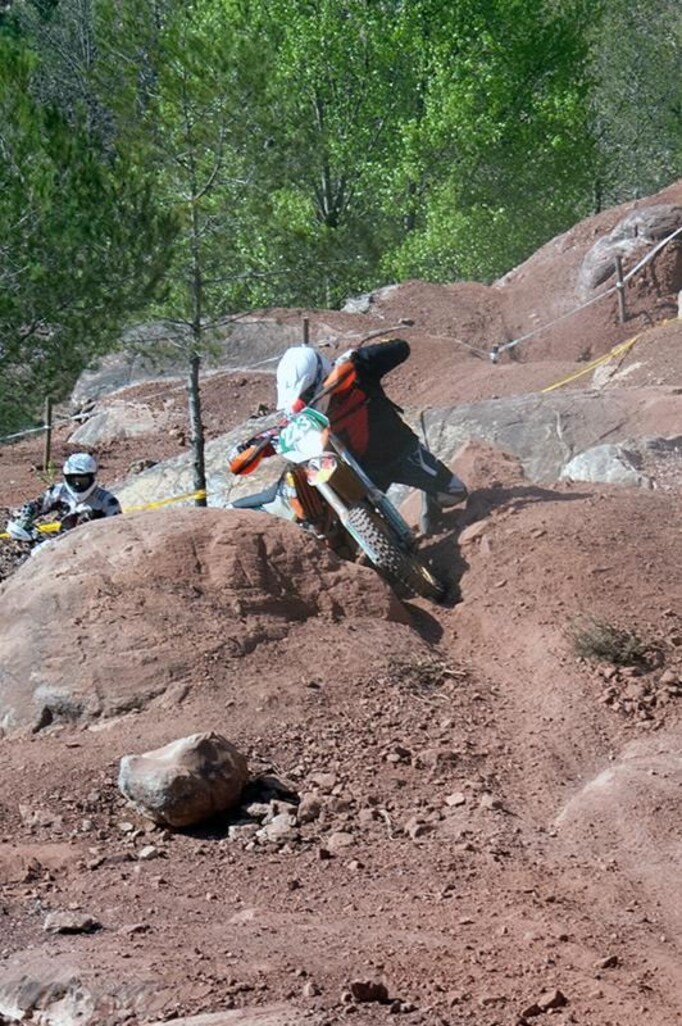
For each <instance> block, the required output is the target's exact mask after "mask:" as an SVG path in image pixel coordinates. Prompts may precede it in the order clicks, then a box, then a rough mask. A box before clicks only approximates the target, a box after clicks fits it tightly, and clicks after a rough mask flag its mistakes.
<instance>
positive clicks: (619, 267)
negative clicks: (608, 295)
mask: <svg viewBox="0 0 682 1026" xmlns="http://www.w3.org/2000/svg"><path fill="white" fill-rule="evenodd" d="M615 264H616V288H617V289H618V316H619V317H620V323H621V324H625V322H626V320H627V319H628V316H627V311H626V309H625V283H624V281H623V259H622V257H619V256H617V257H616V258H615Z"/></svg>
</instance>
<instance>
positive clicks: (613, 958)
mask: <svg viewBox="0 0 682 1026" xmlns="http://www.w3.org/2000/svg"><path fill="white" fill-rule="evenodd" d="M619 965H620V959H619V958H618V955H607V956H606V958H600V959H599V961H598V962H595V964H594V968H595V969H615V968H616V966H619Z"/></svg>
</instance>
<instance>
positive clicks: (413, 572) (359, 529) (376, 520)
mask: <svg viewBox="0 0 682 1026" xmlns="http://www.w3.org/2000/svg"><path fill="white" fill-rule="evenodd" d="M348 521H349V524H350V525H352V528H353V532H354V533H355V534H356V536H357V538H358V540H359V544H360V545H361V547H363V548H364V546H363V545H362V542H363V541H364V542H365V544H366V545H367V549H366V550H365V551H367V554H368V555H369V554H370V553H373V555H374V558H373V559H372V557H371V556H370V559H372V563H373V565H374V566H375V568H376V569H377V570H378V571H379V573H380V574H381V575H382V577H385V578H386V580H387V581H389V583H390V584H397V585H398V586H400V587H401V588H403V589H405V590H406V591H407V592H408V593H409V594H412V595H420V596H421V597H422V598H426V599H429V600H430V601H431V602H442V601H443V599H444V598H445V596H446V593H447V588H446V587H445V585H444V584H443V582H442V581H439V580H438V578H437V577H436V576H435V575H434V574H432V573H431V571H430V570H429V568H428V567H426V566H424V564H423V563H422V562H421V561H420V560H419V558H418V557H417V556H416V555H414V553H409V552H403V550H402V549H401V548H400V546H399V545H398V543H397V542H396V541H395V540H394V538H392V537H391V533H390V530H391V529H390V527H389V526H388V524H386V523H384V521H383V520H382V519H381V518H380V517H379V516H378V515H377V514H376V513H373V512H372V511H371V510H369V509H367V508H366V507H365V506H351V508H350V509H349V511H348ZM360 539H361V540H360Z"/></svg>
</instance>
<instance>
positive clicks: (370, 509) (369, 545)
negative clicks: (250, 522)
mask: <svg viewBox="0 0 682 1026" xmlns="http://www.w3.org/2000/svg"><path fill="white" fill-rule="evenodd" d="M272 449H274V451H275V452H276V453H277V454H278V455H279V456H281V457H282V458H283V459H284V460H285V461H286V462H287V464H288V466H287V468H286V470H285V471H284V473H283V474H282V475H281V477H280V478H279V480H278V481H276V482H275V483H274V484H273V485H272V486H271V487H270V488H269V489H267V490H266V491H264V492H260V493H259V494H257V495H250V496H246V497H245V498H242V499H236V500H235V501H234V502H232V503H230V504H229V505H230V507H232V508H235V509H258V510H263V511H265V512H269V513H272V514H274V515H275V516H280V517H283V518H284V519H287V520H291V521H294V522H295V523H297V524H298V525H299V526H301V527H304V528H305V529H307V530H309V531H312V533H314V534H315V535H316V536H317V537H318V538H319V539H321V540H323V541H324V542H325V543H326V544H327V545H328V546H329V547H330V548H332V549H333V550H334V551H336V552H337V553H338V554H339V555H340V556H342V557H345V558H358V557H361V558H362V557H364V559H365V560H367V561H369V563H371V565H372V566H373V567H374V568H375V569H376V570H377V571H378V572H379V574H381V576H382V577H384V578H385V579H386V580H387V581H388V582H389V583H390V584H391V585H392V586H396V587H397V589H398V590H399V591H403V592H407V593H409V594H416V595H421V596H422V597H424V598H428V599H431V600H432V601H434V602H440V601H442V600H443V599H444V598H445V595H446V590H447V589H446V587H445V585H444V584H443V583H442V582H441V581H440V580H439V579H438V578H437V577H436V576H435V575H434V574H433V573H432V572H431V570H430V569H429V568H428V567H427V566H425V565H424V563H422V562H421V560H420V558H419V556H418V555H417V552H416V549H417V540H416V538H415V537H414V535H413V533H412V531H411V530H410V528H409V527H408V525H407V524H406V523H405V521H404V520H403V518H402V517H401V515H400V513H399V512H398V510H397V509H396V508H395V506H394V505H393V504H392V503H391V502H390V500H389V499H387V497H386V496H385V495H384V493H383V492H382V491H380V489H379V488H377V487H376V485H374V484H373V483H372V481H371V480H370V479H369V477H368V476H367V474H366V473H365V472H364V470H363V469H362V467H361V466H360V465H359V464H358V462H357V460H355V459H354V457H353V456H352V455H351V453H350V452H349V451H348V449H347V448H346V446H344V445H343V443H342V442H341V441H340V440H339V438H338V437H337V436H336V435H334V434H333V432H331V431H330V426H329V419H328V418H327V417H326V416H325V415H324V414H323V413H321V412H320V411H319V410H315V409H313V408H311V407H309V406H307V407H305V408H304V409H303V410H301V411H300V412H299V413H295V414H292V415H291V416H290V417H289V419H288V420H287V422H286V423H285V424H284V425H283V426H280V427H279V428H277V429H275V430H274V431H270V432H267V433H266V434H265V436H264V437H263V438H262V439H261V440H259V441H256V442H255V444H247V446H246V447H245V448H244V449H243V450H242V452H241V453H240V456H239V458H238V460H237V461H236V462H235V461H233V462H232V463H231V468H232V471H233V473H236V474H248V473H251V472H252V471H253V470H255V469H256V467H257V466H258V465H259V464H260V462H261V461H262V459H263V458H264V457H265V455H266V450H269V452H270V454H271V453H272Z"/></svg>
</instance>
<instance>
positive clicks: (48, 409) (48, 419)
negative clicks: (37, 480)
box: [43, 395, 52, 471]
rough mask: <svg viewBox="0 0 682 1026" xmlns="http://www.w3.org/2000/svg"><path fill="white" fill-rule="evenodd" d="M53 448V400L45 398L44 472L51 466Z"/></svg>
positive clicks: (48, 397)
mask: <svg viewBox="0 0 682 1026" xmlns="http://www.w3.org/2000/svg"><path fill="white" fill-rule="evenodd" d="M51 448H52V399H51V398H50V396H49V395H48V396H46V397H45V445H44V448H43V470H44V471H45V470H47V468H48V467H49V466H50V451H51Z"/></svg>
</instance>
